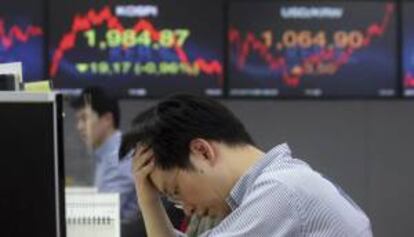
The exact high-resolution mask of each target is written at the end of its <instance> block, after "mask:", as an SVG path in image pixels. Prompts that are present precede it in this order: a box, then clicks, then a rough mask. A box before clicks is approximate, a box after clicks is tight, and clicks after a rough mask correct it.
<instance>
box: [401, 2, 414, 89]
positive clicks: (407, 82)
mask: <svg viewBox="0 0 414 237" xmlns="http://www.w3.org/2000/svg"><path fill="white" fill-rule="evenodd" d="M402 4H403V5H402V8H401V9H402V24H403V25H402V29H403V37H402V38H403V39H402V40H403V47H402V56H403V62H402V64H403V90H404V95H405V96H407V97H413V96H414V42H413V40H414V28H413V25H414V15H413V12H414V2H410V1H404V2H403V3H402Z"/></svg>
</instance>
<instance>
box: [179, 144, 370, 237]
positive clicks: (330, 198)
mask: <svg viewBox="0 0 414 237" xmlns="http://www.w3.org/2000/svg"><path fill="white" fill-rule="evenodd" d="M227 203H228V205H229V206H230V208H231V213H230V214H229V215H228V216H227V217H226V218H225V219H224V220H223V221H222V222H221V223H220V224H219V225H217V226H216V227H214V228H213V229H211V230H208V231H206V232H205V233H203V234H202V235H201V236H202V237H219V236H220V237H233V236H246V237H266V236H273V237H281V236H284V237H302V236H303V237H305V236H306V237H372V232H371V225H370V221H369V219H368V217H367V216H366V215H365V214H364V212H363V211H362V210H361V209H360V208H359V207H358V206H357V205H356V204H355V203H354V202H353V201H352V200H351V199H350V198H349V197H348V196H347V195H346V194H345V193H344V192H343V191H342V190H341V189H340V188H338V187H337V186H336V185H334V184H333V183H331V182H330V181H328V180H327V179H325V178H324V177H323V176H322V175H321V174H319V173H318V172H316V171H314V170H313V169H312V168H311V167H309V165H307V164H306V163H305V162H303V161H301V160H298V159H294V158H292V156H291V151H290V149H289V147H288V145H287V144H282V145H279V146H276V147H275V148H273V149H272V150H270V151H269V152H268V153H267V154H265V156H264V157H263V158H262V159H260V160H259V161H258V162H257V163H256V164H255V165H254V166H253V167H252V168H250V169H249V170H248V172H247V173H246V174H245V175H244V176H242V177H241V178H240V179H239V181H238V182H237V183H236V185H235V186H234V187H233V189H232V191H231V192H230V195H229V197H228V199H227ZM177 236H185V235H184V234H182V233H179V232H177Z"/></svg>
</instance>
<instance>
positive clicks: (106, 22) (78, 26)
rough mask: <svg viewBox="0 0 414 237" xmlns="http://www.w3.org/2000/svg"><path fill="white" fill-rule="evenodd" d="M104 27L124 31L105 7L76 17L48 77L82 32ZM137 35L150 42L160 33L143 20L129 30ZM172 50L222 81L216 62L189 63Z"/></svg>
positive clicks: (178, 51) (220, 70) (107, 7)
mask: <svg viewBox="0 0 414 237" xmlns="http://www.w3.org/2000/svg"><path fill="white" fill-rule="evenodd" d="M100 26H106V27H107V28H108V30H114V29H115V30H118V31H120V32H122V31H124V30H125V27H124V26H123V25H122V23H121V22H120V20H119V19H118V18H117V17H116V16H115V15H113V13H112V11H111V8H110V7H109V6H106V7H104V8H102V9H101V10H100V11H98V12H97V11H95V10H93V9H91V10H89V11H88V12H87V13H86V14H85V15H83V16H81V15H76V16H75V17H74V20H73V22H72V26H71V28H70V29H71V30H70V31H69V32H67V33H66V34H64V35H63V37H62V38H61V40H60V42H59V44H58V47H57V49H56V51H55V52H54V54H53V56H52V60H51V66H50V71H49V72H50V75H51V76H52V77H54V76H55V75H56V74H57V73H58V70H59V64H60V62H61V60H62V59H63V58H64V56H65V53H66V52H68V51H69V50H71V49H73V48H75V47H76V45H75V44H76V40H77V37H79V35H80V34H81V33H82V32H86V31H88V30H90V29H93V28H95V27H100ZM131 29H133V30H134V31H135V32H136V33H137V34H138V33H140V32H143V31H147V32H149V33H150V36H151V38H152V40H154V41H158V40H159V38H160V31H158V30H157V29H156V28H155V27H154V25H153V24H152V23H151V22H149V21H148V20H145V19H140V20H137V22H136V23H135V25H134V26H133V27H132V28H131ZM174 50H175V52H176V54H177V56H178V58H179V60H180V62H181V63H184V64H190V63H191V64H193V65H196V66H197V67H198V68H199V70H200V72H202V73H205V74H207V75H218V76H220V80H222V74H223V68H222V65H221V63H220V61H218V60H206V59H204V58H201V57H198V58H196V59H195V60H194V61H192V62H190V59H189V57H188V55H187V53H186V51H185V50H184V49H183V48H182V47H180V46H179V45H177V46H175V47H174Z"/></svg>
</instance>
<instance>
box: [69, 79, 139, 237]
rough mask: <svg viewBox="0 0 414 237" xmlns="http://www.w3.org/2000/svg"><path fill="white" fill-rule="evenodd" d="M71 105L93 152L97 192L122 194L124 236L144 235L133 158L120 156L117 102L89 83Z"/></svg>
mask: <svg viewBox="0 0 414 237" xmlns="http://www.w3.org/2000/svg"><path fill="white" fill-rule="evenodd" d="M72 107H73V108H74V109H75V111H76V119H77V126H76V128H77V130H78V132H79V133H80V136H81V138H82V140H83V142H84V143H85V144H86V146H87V147H88V149H90V150H91V153H92V155H93V163H94V168H95V171H94V178H93V184H94V186H95V187H97V189H98V192H114V193H119V194H120V206H121V221H122V233H123V234H122V235H123V236H132V234H128V233H129V232H133V233H135V235H137V234H139V236H143V235H145V234H144V233H145V228H144V226H143V224H142V221H139V219H140V218H139V215H138V214H139V212H138V205H137V196H136V193H135V187H134V183H133V177H132V175H131V159H122V160H120V159H119V156H118V151H119V146H120V143H121V137H122V134H121V131H120V130H119V124H120V109H119V105H118V102H117V101H116V100H115V99H113V98H111V97H110V96H108V95H107V94H106V93H105V91H103V90H102V89H101V88H98V87H89V88H86V89H84V90H83V92H82V94H81V95H80V96H79V97H78V98H76V99H75V100H73V101H72ZM140 223H141V227H139V226H140ZM137 229H139V230H137ZM137 232H138V233H137Z"/></svg>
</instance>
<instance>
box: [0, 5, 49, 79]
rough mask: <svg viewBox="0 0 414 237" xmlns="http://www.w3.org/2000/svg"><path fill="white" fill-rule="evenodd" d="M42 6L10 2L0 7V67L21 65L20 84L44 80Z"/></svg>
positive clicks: (43, 10)
mask: <svg viewBox="0 0 414 237" xmlns="http://www.w3.org/2000/svg"><path fill="white" fill-rule="evenodd" d="M43 2H44V1H43V0H32V1H27V0H13V1H11V0H10V1H2V3H1V7H0V63H7V62H22V65H23V81H34V80H44V79H45V78H46V76H45V69H46V64H45V60H44V59H45V55H44V54H45V51H44V50H45V45H44V44H45V42H44V39H45V28H44V16H45V14H44V12H45V9H44V4H43Z"/></svg>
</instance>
